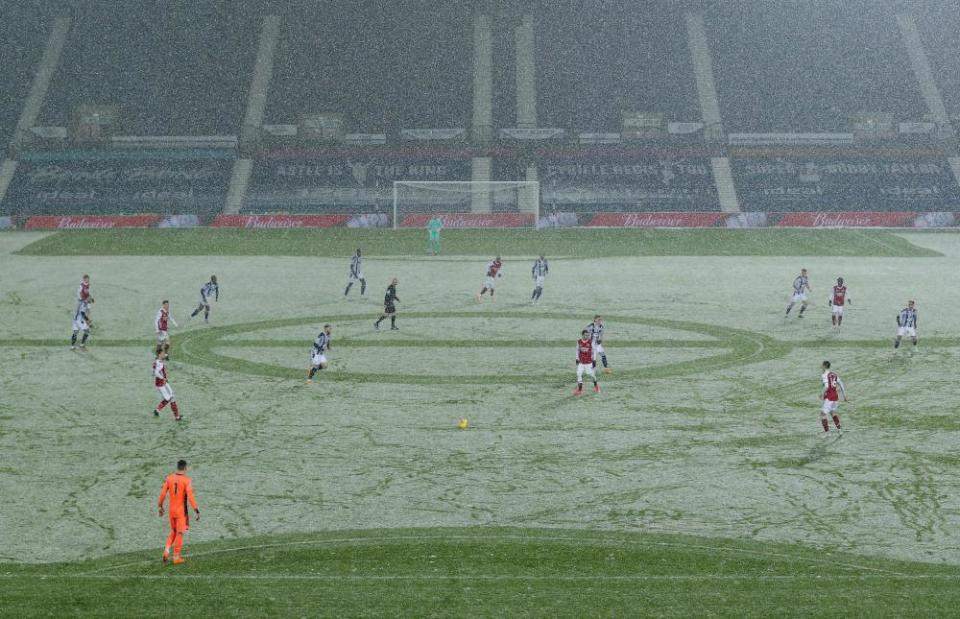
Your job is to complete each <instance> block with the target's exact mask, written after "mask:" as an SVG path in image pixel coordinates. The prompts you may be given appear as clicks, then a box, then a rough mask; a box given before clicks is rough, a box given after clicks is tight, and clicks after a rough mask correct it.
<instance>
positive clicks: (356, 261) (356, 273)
mask: <svg viewBox="0 0 960 619" xmlns="http://www.w3.org/2000/svg"><path fill="white" fill-rule="evenodd" d="M362 262H363V258H361V257H360V256H358V255H356V254H354V256H353V258H351V259H350V276H351V277H355V278H357V279H360V273H361V269H362V267H361V263H362Z"/></svg>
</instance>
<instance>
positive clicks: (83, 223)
mask: <svg viewBox="0 0 960 619" xmlns="http://www.w3.org/2000/svg"><path fill="white" fill-rule="evenodd" d="M115 225H116V222H114V221H110V220H103V219H99V218H95V219H88V218H86V217H58V218H57V226H56V227H57V228H59V229H65V228H113V227H114V226H115Z"/></svg>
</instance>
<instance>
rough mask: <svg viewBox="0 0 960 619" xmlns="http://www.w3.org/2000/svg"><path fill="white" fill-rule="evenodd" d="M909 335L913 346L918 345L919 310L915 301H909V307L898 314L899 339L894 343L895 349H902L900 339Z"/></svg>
mask: <svg viewBox="0 0 960 619" xmlns="http://www.w3.org/2000/svg"><path fill="white" fill-rule="evenodd" d="M904 335H909V336H910V337H911V338H912V339H913V345H914V346H916V345H917V308H916V307H914V303H913V301H907V306H906V307H905V308H903V309H902V310H900V313H899V314H897V339H896V340H894V342H893V347H894V348H900V338H902V337H903V336H904Z"/></svg>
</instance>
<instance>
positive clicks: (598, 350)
mask: <svg viewBox="0 0 960 619" xmlns="http://www.w3.org/2000/svg"><path fill="white" fill-rule="evenodd" d="M605 352H606V351H605V350H604V349H603V344H601V343H599V342H594V343H593V358H594V359H596V358H597V355H602V354H603V353H605Z"/></svg>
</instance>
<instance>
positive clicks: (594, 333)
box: [586, 316, 613, 374]
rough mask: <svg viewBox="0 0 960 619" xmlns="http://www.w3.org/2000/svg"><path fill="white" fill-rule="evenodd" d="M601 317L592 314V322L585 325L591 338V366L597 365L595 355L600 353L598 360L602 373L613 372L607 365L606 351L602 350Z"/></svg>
mask: <svg viewBox="0 0 960 619" xmlns="http://www.w3.org/2000/svg"><path fill="white" fill-rule="evenodd" d="M603 329H604V327H603V319H602V318H600V316H594V317H593V322H591V323H590V324H588V325H587V329H586V330H587V332H588V333H589V334H590V339H591V340H593V367H597V355H600V362H601V363H603V373H604V374H610V373H611V372H613V370H611V369H610V368H609V367H608V366H607V353H606V351H604V350H603Z"/></svg>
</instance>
